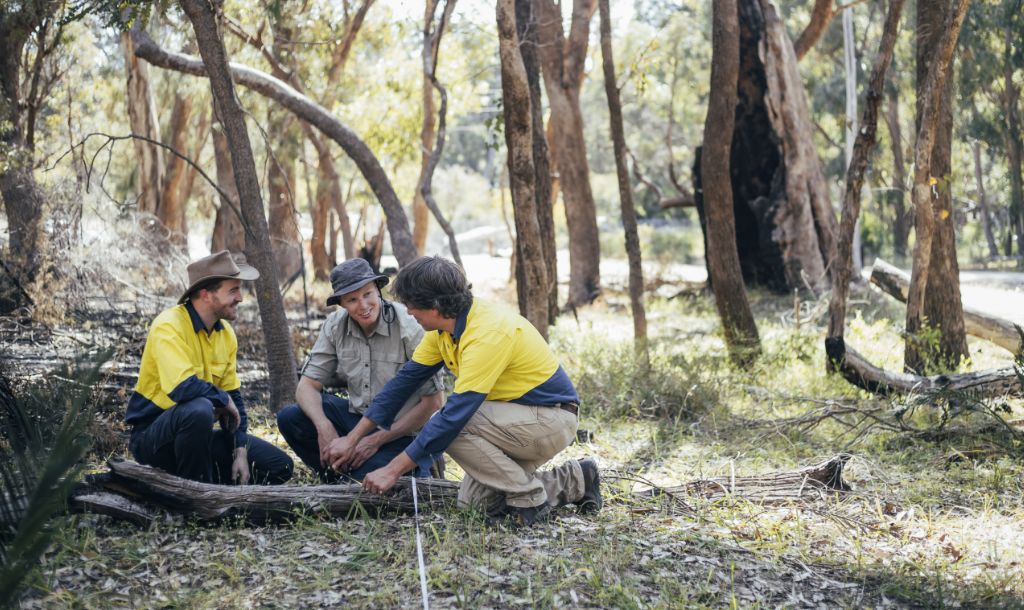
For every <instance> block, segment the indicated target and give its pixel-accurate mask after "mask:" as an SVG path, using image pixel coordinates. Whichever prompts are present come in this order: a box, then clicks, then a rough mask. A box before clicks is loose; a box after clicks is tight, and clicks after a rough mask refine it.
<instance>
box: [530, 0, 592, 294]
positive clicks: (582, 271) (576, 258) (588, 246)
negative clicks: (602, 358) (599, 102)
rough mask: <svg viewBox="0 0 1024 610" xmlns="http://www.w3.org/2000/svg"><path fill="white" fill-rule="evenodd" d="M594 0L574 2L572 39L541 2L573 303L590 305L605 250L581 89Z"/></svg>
mask: <svg viewBox="0 0 1024 610" xmlns="http://www.w3.org/2000/svg"><path fill="white" fill-rule="evenodd" d="M596 7H597V5H596V3H595V1H594V0H573V9H572V22H571V25H570V28H569V35H568V37H566V35H565V34H564V29H563V27H562V11H561V9H560V7H559V6H558V5H556V4H555V3H554V0H535V3H534V8H535V10H537V33H538V41H539V46H538V48H537V55H538V57H539V59H540V65H541V72H542V73H543V75H544V87H545V90H546V91H547V94H548V104H549V105H550V108H551V116H550V118H549V127H550V128H551V130H552V133H553V134H554V137H553V138H552V140H553V141H554V146H553V148H554V159H555V163H554V165H555V167H556V168H557V172H558V182H559V188H560V189H561V192H562V201H563V202H564V203H565V218H566V225H567V226H568V229H569V305H570V306H578V305H586V304H587V303H590V302H591V301H593V300H594V299H595V298H597V296H598V295H599V294H600V293H601V269H600V266H601V246H600V242H599V238H598V230H597V211H596V209H595V207H594V194H593V192H592V191H591V188H590V168H589V166H588V164H587V147H586V142H585V141H584V139H583V114H582V111H581V109H580V89H581V87H582V85H583V76H584V63H585V61H586V57H587V42H588V40H587V39H588V37H589V34H590V18H591V17H592V16H593V14H594V10H595V9H596Z"/></svg>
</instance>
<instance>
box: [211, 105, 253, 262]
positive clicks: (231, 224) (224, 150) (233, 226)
mask: <svg viewBox="0 0 1024 610" xmlns="http://www.w3.org/2000/svg"><path fill="white" fill-rule="evenodd" d="M213 158H214V160H215V161H216V163H217V184H218V186H220V190H221V191H223V194H221V195H219V199H220V205H219V206H218V207H217V214H216V216H215V218H214V221H213V239H212V240H211V243H210V252H220V251H221V250H231V251H232V252H243V251H245V227H244V226H243V225H242V208H241V205H240V203H239V200H238V187H237V186H235V171H234V170H233V169H232V168H231V148H230V147H229V146H228V139H227V136H225V135H224V127H223V125H221V124H220V123H218V124H217V125H214V127H213ZM224 195H227V198H225V197H224Z"/></svg>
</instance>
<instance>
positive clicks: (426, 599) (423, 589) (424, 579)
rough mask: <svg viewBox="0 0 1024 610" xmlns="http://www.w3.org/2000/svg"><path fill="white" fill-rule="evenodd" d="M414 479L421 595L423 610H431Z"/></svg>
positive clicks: (413, 479) (413, 507) (414, 507)
mask: <svg viewBox="0 0 1024 610" xmlns="http://www.w3.org/2000/svg"><path fill="white" fill-rule="evenodd" d="M411 478H412V511H413V520H414V521H415V523H416V559H417V561H419V564H420V593H421V594H422V595H423V610H430V598H429V596H428V594H427V568H426V566H425V565H424V563H423V541H422V540H421V539H420V503H419V500H418V499H417V494H416V477H415V476H413V477H411Z"/></svg>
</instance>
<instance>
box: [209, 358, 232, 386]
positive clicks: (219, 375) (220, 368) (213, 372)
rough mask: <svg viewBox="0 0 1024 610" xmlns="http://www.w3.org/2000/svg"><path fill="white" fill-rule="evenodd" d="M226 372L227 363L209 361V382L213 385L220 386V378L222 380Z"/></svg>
mask: <svg viewBox="0 0 1024 610" xmlns="http://www.w3.org/2000/svg"><path fill="white" fill-rule="evenodd" d="M227 374H228V363H227V362H216V361H215V362H211V363H210V383H212V384H213V385H215V386H218V387H219V386H220V382H221V380H223V379H224V378H225V377H226V376H227Z"/></svg>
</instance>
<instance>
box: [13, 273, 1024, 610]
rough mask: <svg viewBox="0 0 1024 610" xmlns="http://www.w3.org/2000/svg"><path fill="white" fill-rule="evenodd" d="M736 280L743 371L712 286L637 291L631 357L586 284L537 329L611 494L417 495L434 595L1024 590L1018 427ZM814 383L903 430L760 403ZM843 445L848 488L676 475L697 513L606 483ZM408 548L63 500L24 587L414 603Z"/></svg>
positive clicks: (181, 600) (892, 600)
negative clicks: (879, 381)
mask: <svg viewBox="0 0 1024 610" xmlns="http://www.w3.org/2000/svg"><path fill="white" fill-rule="evenodd" d="M855 300H857V301H858V302H859V303H860V304H859V305H857V306H855V307H854V310H853V311H851V315H850V317H849V322H848V331H847V337H848V340H849V342H850V344H851V345H853V346H855V347H856V349H858V350H859V351H861V352H862V353H864V354H865V355H866V356H867V357H868V358H870V359H871V360H872V361H874V362H876V363H881V364H884V365H885V366H887V367H890V368H898V366H899V364H900V358H901V354H902V349H901V342H900V336H899V327H900V325H901V324H900V322H899V321H898V318H896V321H895V322H894V321H893V319H894V311H893V309H892V308H891V307H890V306H889V305H888V304H886V303H883V302H880V301H875V300H873V298H872V297H871V295H869V294H860V295H855ZM752 303H753V307H754V310H755V313H756V316H757V319H758V324H759V329H760V332H761V338H762V342H763V347H764V355H763V356H762V357H761V358H760V359H759V360H758V361H757V362H756V363H755V365H754V366H753V368H752V369H751V370H750V371H740V370H737V369H735V368H734V367H733V365H732V364H731V363H730V361H729V359H728V357H727V354H726V351H725V347H724V345H723V343H722V341H721V338H720V335H719V334H718V322H717V318H716V316H715V314H714V310H713V307H712V306H711V302H710V300H708V299H706V298H701V297H697V296H689V297H687V296H683V297H679V298H675V299H671V300H660V301H654V302H652V303H650V304H649V321H650V328H651V335H652V336H651V368H650V369H649V370H644V369H643V367H641V366H640V365H639V363H638V362H637V360H636V358H635V357H634V352H633V347H632V342H631V325H630V323H629V320H628V318H627V317H625V316H624V315H623V314H622V313H621V312H616V311H613V308H612V307H605V306H603V305H601V304H598V305H596V306H594V307H591V308H588V309H586V310H582V311H581V312H580V318H579V321H578V322H577V321H576V320H573V319H571V318H564V319H562V320H560V322H559V324H558V326H557V327H556V328H554V329H553V331H552V343H553V345H554V346H555V347H556V349H557V351H558V352H559V355H560V357H561V358H562V361H563V363H564V365H565V367H566V369H567V370H568V372H569V374H570V376H572V377H573V379H574V380H576V382H577V384H578V387H579V390H580V392H581V395H582V398H583V405H584V407H583V408H584V410H583V417H582V421H581V427H583V428H586V429H588V430H590V431H591V432H592V438H591V441H590V442H589V443H586V444H575V445H573V446H571V447H570V448H568V449H567V450H566V451H565V452H564V455H562V456H560V457H559V460H561V459H572V458H576V457H580V456H583V455H595V456H597V457H598V459H599V461H600V463H601V465H602V467H603V468H605V469H606V470H605V472H606V481H605V488H604V489H605V495H606V498H607V499H608V503H607V505H606V508H605V510H604V511H602V512H601V513H600V514H599V515H597V516H595V517H587V518H581V517H578V516H576V515H574V514H573V513H571V512H568V511H566V512H562V513H560V517H561V518H560V519H558V520H557V521H555V522H553V523H551V524H548V525H544V526H541V527H537V528H534V529H532V530H528V531H519V532H516V531H509V530H505V529H503V528H491V527H488V526H486V525H485V524H484V523H483V521H482V520H481V518H480V517H479V516H478V515H475V514H472V513H462V512H455V511H452V512H446V513H443V514H431V515H423V516H422V517H421V527H422V531H423V542H424V552H425V559H426V564H427V577H428V583H429V588H430V595H431V603H432V606H433V607H437V608H481V607H492V608H561V607H576V606H580V607H601V608H701V607H708V608H722V607H735V608H776V607H780V606H787V607H819V606H823V607H879V606H884V605H886V604H887V603H889V604H894V605H896V606H909V607H966V608H996V607H1024V576H1022V573H1024V571H1022V570H1021V569H1020V566H1021V564H1022V562H1024V550H1022V549H1024V544H1022V543H1024V536H1022V534H1021V529H1020V523H1021V522H1022V520H1024V464H1022V453H1021V451H1020V448H1019V446H1017V445H1016V444H1015V442H1016V441H1015V440H1014V437H1013V436H1012V435H1010V434H1009V433H1007V432H1006V431H1005V430H1000V429H999V428H997V427H993V425H992V423H993V421H994V420H993V419H992V418H991V417H989V416H986V415H984V414H981V413H978V412H973V411H972V412H964V413H959V414H956V415H955V416H954V417H952V418H951V419H949V420H948V421H947V422H946V423H945V424H944V426H942V427H941V428H940V427H939V424H941V423H942V420H941V417H940V414H941V409H942V407H943V405H944V404H945V403H944V402H943V399H942V398H941V397H939V398H934V397H932V398H928V397H922V398H923V399H921V400H918V402H916V403H913V404H914V408H913V409H910V410H907V403H906V401H903V400H897V401H894V402H886V401H879V400H877V399H875V398H873V397H870V396H868V395H866V394H864V393H863V392H860V391H858V390H857V389H855V388H852V387H851V386H850V385H849V384H847V383H846V382H845V381H843V380H841V379H838V378H836V377H830V376H827V375H825V373H824V370H825V366H824V354H823V348H822V344H823V337H824V330H823V327H824V324H825V318H824V316H825V311H824V307H822V302H803V303H798V304H796V305H794V302H793V299H792V297H786V298H779V297H774V296H771V295H765V294H760V293H754V294H752ZM797 312H799V315H797ZM895 313H896V314H898V313H899V312H895ZM798 320H799V323H798ZM971 347H972V357H973V360H974V366H976V367H978V366H991V365H993V364H1000V363H1002V364H1005V363H1006V362H1007V361H1008V356H1007V355H1006V354H1005V353H1004V352H1000V351H999V350H998V349H997V348H993V347H991V346H987V345H984V344H982V343H980V342H973V341H972V343H971ZM828 401H832V403H840V404H848V405H855V406H857V407H858V408H865V409H867V408H876V409H879V413H880V414H881V416H883V417H888V418H890V420H891V421H895V420H894V419H892V414H893V413H894V412H896V411H897V410H903V411H905V418H906V423H907V424H909V425H912V426H913V427H914V429H915V430H914V431H899V430H890V429H882V428H875V429H872V430H868V431H867V432H866V433H865V434H858V433H857V430H856V429H855V430H852V431H851V428H850V427H849V425H848V424H850V423H851V422H852V420H848V421H846V422H845V423H844V422H841V421H836V420H830V419H826V420H823V421H821V422H820V423H818V424H817V425H814V426H798V425H782V424H779V423H778V422H779V421H782V420H784V419H785V418H793V417H797V416H801V415H804V414H807V413H809V412H811V411H812V410H814V409H818V408H821V407H823V406H824V405H826V404H832V403H829V402H828ZM1008 404H1009V407H1010V409H1011V412H1010V413H1004V414H1003V416H1004V417H1005V418H1007V419H1010V420H1012V419H1014V418H1018V417H1020V416H1021V415H1020V411H1021V405H1020V403H1019V401H1010V402H1009V403H1008ZM252 411H254V412H256V413H258V412H259V409H258V407H254V408H253V409H252ZM772 422H775V423H772ZM254 426H255V427H256V429H257V431H258V433H260V434H264V435H266V436H271V437H272V434H271V433H272V429H271V426H270V422H269V419H267V418H262V417H259V416H257V417H255V418H254ZM272 438H274V437H272ZM276 440H277V442H280V439H276ZM839 451H847V452H849V453H851V454H853V456H854V457H853V458H852V460H851V462H850V464H849V466H848V470H847V475H846V476H847V479H848V480H849V481H850V482H851V483H852V484H853V486H854V488H855V493H853V494H850V495H848V496H845V497H843V498H828V499H822V500H820V501H814V502H809V503H805V504H780V505H761V504H757V503H751V502H747V501H744V500H742V499H738V498H731V499H726V500H721V501H718V502H707V501H702V500H700V499H692V501H691V504H692V506H693V507H694V508H695V513H694V514H685V515H673V514H669V513H666V512H664V511H662V510H659V508H658V506H657V505H656V504H650V505H645V504H642V503H641V504H637V503H635V502H625V501H624V498H625V495H626V494H628V493H629V492H630V491H632V490H634V489H636V488H637V486H638V484H637V483H636V482H635V480H636V479H645V480H649V481H652V482H654V483H656V484H659V485H672V484H679V483H682V482H685V481H688V480H691V479H697V478H701V477H708V476H715V475H728V474H729V473H730V472H733V471H734V472H736V473H737V474H753V473H760V472H768V471H773V470H779V469H789V468H794V467H797V466H801V465H806V464H809V463H813V462H815V461H816V460H818V459H821V458H823V457H827V456H830V455H833V454H834V453H836V452H839ZM299 470H300V471H301V470H304V469H302V468H300V469H299ZM458 472H459V471H458V469H457V468H454V469H453V470H452V471H450V475H449V476H452V473H454V474H456V475H457V474H458ZM614 473H618V474H620V475H622V478H615V477H614V476H612V475H613V474H614ZM303 480H304V481H307V482H308V480H307V479H303ZM415 548H416V547H415V534H414V521H413V519H412V518H411V517H407V516H398V517H386V518H382V519H352V520H336V519H326V518H323V517H321V516H319V515H300V516H297V517H296V519H295V520H294V521H293V522H292V523H290V524H287V525H276V526H267V527H252V526H247V525H244V524H241V523H238V522H232V523H226V524H222V525H219V526H213V527H211V526H201V525H197V524H192V523H188V522H186V521H182V520H180V519H179V520H170V521H162V522H160V523H158V524H156V525H154V526H153V527H152V528H151V529H149V530H146V531H139V530H137V529H135V528H133V527H131V526H127V525H124V524H120V523H114V522H111V521H110V520H108V519H107V518H104V517H97V516H78V517H75V518H74V519H73V521H72V523H71V524H70V525H68V526H67V527H65V528H64V529H63V530H62V531H61V532H60V534H59V541H58V543H57V544H55V545H54V546H53V547H51V549H50V551H49V553H48V554H47V556H46V558H45V560H44V562H43V566H42V568H41V570H39V572H38V573H37V574H36V575H35V577H34V580H33V581H32V583H31V585H32V589H31V590H30V592H29V594H28V595H27V596H26V597H25V598H24V599H23V600H22V603H23V605H24V606H25V607H64V606H69V607H81V608H107V607H111V606H123V607H127V606H140V607H198V608H235V607H238V608H242V607H332V606H344V607H356V608H381V607H408V608H412V607H419V605H420V601H419V600H420V594H419V577H418V572H417V568H416V555H415Z"/></svg>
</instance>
